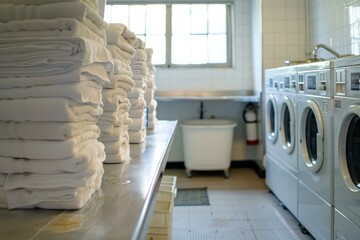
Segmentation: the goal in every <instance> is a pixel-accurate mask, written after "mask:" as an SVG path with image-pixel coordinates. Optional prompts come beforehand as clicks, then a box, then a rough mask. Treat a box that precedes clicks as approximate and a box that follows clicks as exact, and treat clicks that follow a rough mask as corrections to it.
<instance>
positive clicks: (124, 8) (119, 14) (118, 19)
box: [111, 5, 129, 26]
mask: <svg viewBox="0 0 360 240" xmlns="http://www.w3.org/2000/svg"><path fill="white" fill-rule="evenodd" d="M111 22H112V23H123V24H125V25H127V26H129V25H128V24H129V6H128V5H113V6H112V10H111Z"/></svg>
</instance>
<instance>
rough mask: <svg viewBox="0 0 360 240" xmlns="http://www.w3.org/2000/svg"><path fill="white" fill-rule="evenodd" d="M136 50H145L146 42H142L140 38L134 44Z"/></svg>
mask: <svg viewBox="0 0 360 240" xmlns="http://www.w3.org/2000/svg"><path fill="white" fill-rule="evenodd" d="M134 48H135V49H145V42H144V41H143V40H141V39H140V38H136V40H135V42H134Z"/></svg>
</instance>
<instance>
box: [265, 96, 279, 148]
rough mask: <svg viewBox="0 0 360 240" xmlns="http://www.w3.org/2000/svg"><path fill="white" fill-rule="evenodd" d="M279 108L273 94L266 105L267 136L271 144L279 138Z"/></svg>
mask: <svg viewBox="0 0 360 240" xmlns="http://www.w3.org/2000/svg"><path fill="white" fill-rule="evenodd" d="M278 129H279V127H278V107H277V100H276V97H275V95H273V94H271V95H270V96H269V98H268V101H267V103H266V135H267V138H268V139H269V140H270V141H271V142H273V143H274V142H275V141H276V139H277V137H278Z"/></svg>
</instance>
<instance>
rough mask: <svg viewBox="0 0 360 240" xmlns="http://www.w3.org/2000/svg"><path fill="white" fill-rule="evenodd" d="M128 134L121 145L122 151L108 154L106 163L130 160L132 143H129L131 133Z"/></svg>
mask: <svg viewBox="0 0 360 240" xmlns="http://www.w3.org/2000/svg"><path fill="white" fill-rule="evenodd" d="M126 134H127V138H125V140H124V141H123V142H122V144H121V146H120V152H119V153H115V154H109V153H108V154H106V159H105V161H104V163H123V162H125V161H129V160H130V159H131V158H130V144H129V138H128V137H129V135H128V133H127V132H126Z"/></svg>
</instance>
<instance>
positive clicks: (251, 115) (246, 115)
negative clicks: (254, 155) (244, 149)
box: [243, 103, 259, 145]
mask: <svg viewBox="0 0 360 240" xmlns="http://www.w3.org/2000/svg"><path fill="white" fill-rule="evenodd" d="M243 119H244V122H245V128H246V144H247V145H257V144H258V143H259V140H258V137H257V122H258V121H257V114H256V106H255V104H253V103H248V104H247V105H246V106H245V108H244V111H243Z"/></svg>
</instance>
